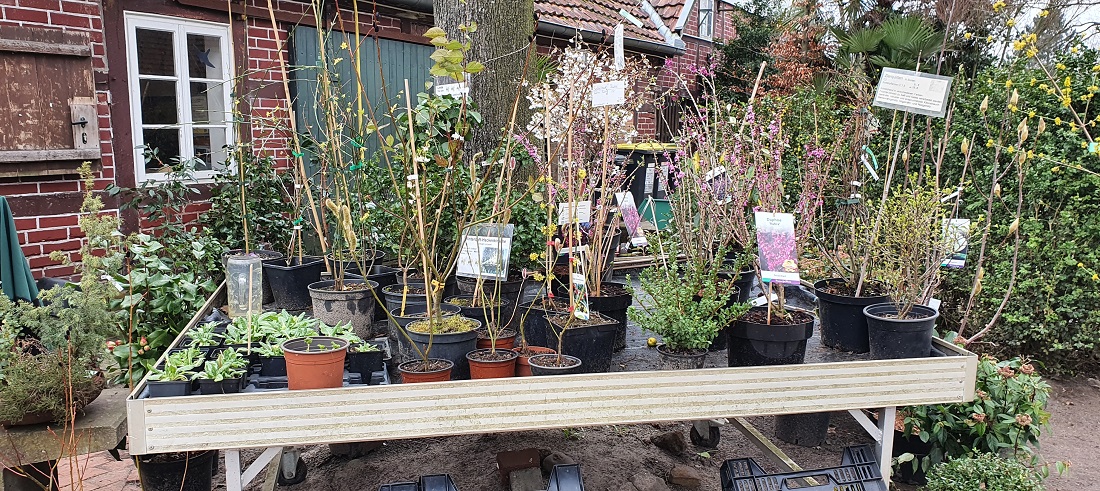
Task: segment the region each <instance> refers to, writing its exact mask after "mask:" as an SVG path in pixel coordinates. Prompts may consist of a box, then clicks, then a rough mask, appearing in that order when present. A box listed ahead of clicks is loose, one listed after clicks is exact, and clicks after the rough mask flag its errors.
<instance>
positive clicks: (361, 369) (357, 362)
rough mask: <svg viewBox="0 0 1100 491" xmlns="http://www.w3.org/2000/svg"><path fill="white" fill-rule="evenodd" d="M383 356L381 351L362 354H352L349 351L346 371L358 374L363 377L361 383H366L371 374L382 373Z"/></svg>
mask: <svg viewBox="0 0 1100 491" xmlns="http://www.w3.org/2000/svg"><path fill="white" fill-rule="evenodd" d="M383 354H384V353H382V351H381V350H378V351H367V352H364V353H358V352H356V353H352V352H350V351H349V352H348V371H349V372H351V373H358V374H360V375H361V376H362V377H363V383H367V381H369V380H370V377H371V374H372V373H374V372H380V371H382V355H383Z"/></svg>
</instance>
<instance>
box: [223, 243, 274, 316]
mask: <svg viewBox="0 0 1100 491" xmlns="http://www.w3.org/2000/svg"><path fill="white" fill-rule="evenodd" d="M251 253H252V254H255V255H257V256H259V257H260V262H261V263H263V264H268V263H270V264H286V261H284V260H283V253H281V252H275V251H266V250H256V251H251ZM238 254H244V249H230V250H228V251H226V252H225V254H222V269H223V270H224V269H226V264H228V261H229V256H235V255H238ZM260 289H261V290H263V295H264V299H263V303H264V304H265V305H266V304H269V303H271V302H274V301H275V294H274V293H272V291H271V283H269V282H268V279H267V274H266V271H265V274H263V275H261V277H260Z"/></svg>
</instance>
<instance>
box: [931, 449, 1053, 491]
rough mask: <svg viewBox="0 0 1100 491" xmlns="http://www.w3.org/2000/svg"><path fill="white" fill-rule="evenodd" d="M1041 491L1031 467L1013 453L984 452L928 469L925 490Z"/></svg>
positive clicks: (1041, 487) (1040, 485) (1040, 483)
mask: <svg viewBox="0 0 1100 491" xmlns="http://www.w3.org/2000/svg"><path fill="white" fill-rule="evenodd" d="M975 490H984V491H1042V490H1043V485H1042V482H1041V480H1040V479H1039V478H1038V477H1037V476H1036V475H1035V473H1034V471H1032V470H1031V469H1029V468H1028V467H1027V466H1026V465H1024V464H1023V463H1021V462H1020V461H1019V460H1016V459H1014V458H1012V457H999V456H997V455H995V454H991V453H983V454H979V455H977V456H974V457H963V458H959V459H955V460H952V461H951V462H948V463H946V464H942V465H938V466H935V467H933V468H932V469H931V470H929V471H928V485H927V486H925V487H924V491H975Z"/></svg>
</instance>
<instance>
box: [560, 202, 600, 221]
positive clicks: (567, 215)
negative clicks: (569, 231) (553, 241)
mask: <svg viewBox="0 0 1100 491" xmlns="http://www.w3.org/2000/svg"><path fill="white" fill-rule="evenodd" d="M590 221H592V202H591V201H574V202H571V203H558V225H566V224H569V223H588V222H590Z"/></svg>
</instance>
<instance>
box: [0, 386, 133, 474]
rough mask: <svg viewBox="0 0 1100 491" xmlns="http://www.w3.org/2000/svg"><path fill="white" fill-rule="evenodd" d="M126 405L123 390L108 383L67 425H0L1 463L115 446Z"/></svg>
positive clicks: (120, 435)
mask: <svg viewBox="0 0 1100 491" xmlns="http://www.w3.org/2000/svg"><path fill="white" fill-rule="evenodd" d="M125 406H126V391H125V390H124V389H123V388H121V387H110V388H107V389H106V390H104V391H103V393H102V394H100V396H99V397H98V398H96V400H95V401H93V402H92V403H91V404H90V405H89V406H88V407H87V408H86V409H85V412H84V414H83V415H82V416H81V417H78V418H77V419H76V424H75V425H73V426H70V427H69V428H65V425H63V424H61V423H56V424H43V425H33V426H17V427H13V428H8V429H3V428H0V467H3V466H16V465H21V464H30V463H34V462H42V461H45V460H54V459H58V458H60V457H63V456H67V455H83V454H88V453H92V452H101V451H103V450H110V449H112V448H115V445H118V442H120V441H122V439H123V438H124V437H125V436H126V428H127V427H126V409H125ZM70 430H71V431H72V433H68V431H70Z"/></svg>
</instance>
